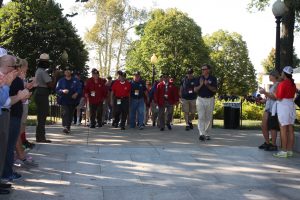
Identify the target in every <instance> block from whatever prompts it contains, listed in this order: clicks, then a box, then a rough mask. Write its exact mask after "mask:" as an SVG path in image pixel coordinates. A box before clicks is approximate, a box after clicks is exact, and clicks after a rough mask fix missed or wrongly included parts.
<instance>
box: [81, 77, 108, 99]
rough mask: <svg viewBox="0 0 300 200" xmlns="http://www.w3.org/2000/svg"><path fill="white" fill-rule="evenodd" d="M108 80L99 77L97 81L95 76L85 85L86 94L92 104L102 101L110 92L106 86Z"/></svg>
mask: <svg viewBox="0 0 300 200" xmlns="http://www.w3.org/2000/svg"><path fill="white" fill-rule="evenodd" d="M105 83H106V80H105V79H102V78H99V79H98V82H97V83H95V80H94V78H89V79H88V80H87V81H86V85H85V87H84V94H85V96H86V97H88V100H89V103H90V104H99V103H102V102H103V101H104V100H105V98H106V97H107V94H108V89H107V87H106V86H105Z"/></svg>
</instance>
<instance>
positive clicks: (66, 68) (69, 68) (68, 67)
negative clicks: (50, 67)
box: [64, 66, 72, 71]
mask: <svg viewBox="0 0 300 200" xmlns="http://www.w3.org/2000/svg"><path fill="white" fill-rule="evenodd" d="M67 70H69V71H72V69H71V67H70V66H66V67H65V68H64V71H67Z"/></svg>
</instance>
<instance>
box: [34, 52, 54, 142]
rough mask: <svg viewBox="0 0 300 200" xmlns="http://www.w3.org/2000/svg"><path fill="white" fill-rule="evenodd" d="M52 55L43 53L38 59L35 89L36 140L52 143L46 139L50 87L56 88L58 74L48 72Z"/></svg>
mask: <svg viewBox="0 0 300 200" xmlns="http://www.w3.org/2000/svg"><path fill="white" fill-rule="evenodd" d="M51 62H52V61H51V60H50V57H49V55H48V54H46V53H43V54H41V55H40V57H39V59H37V70H36V72H35V80H36V86H37V87H36V89H35V91H34V101H35V104H36V110H37V126H36V131H35V133H36V135H35V137H36V142H41V143H51V140H47V139H46V130H45V125H46V120H47V116H48V114H49V95H50V89H52V88H54V86H55V82H56V76H54V77H53V78H51V76H50V75H49V74H48V73H47V71H46V70H47V69H49V67H50V63H51Z"/></svg>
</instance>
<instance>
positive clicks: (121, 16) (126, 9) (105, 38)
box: [85, 0, 145, 76]
mask: <svg viewBox="0 0 300 200" xmlns="http://www.w3.org/2000/svg"><path fill="white" fill-rule="evenodd" d="M85 7H86V9H87V10H89V11H93V12H95V14H96V23H95V25H94V26H93V27H92V28H91V29H90V30H89V31H88V32H87V33H86V35H85V39H86V41H87V43H88V44H89V45H90V46H92V47H93V48H94V49H96V51H97V60H98V63H99V65H100V72H101V74H102V75H103V76H106V75H108V74H110V73H111V71H112V68H113V65H115V70H119V69H120V66H121V58H122V57H123V55H124V53H125V52H126V46H127V44H128V43H129V38H128V32H129V30H130V29H132V28H133V27H134V24H136V23H138V22H139V21H141V20H143V19H144V16H145V11H143V10H137V9H135V8H133V7H132V6H130V5H129V2H128V0H92V1H89V2H88V3H87V4H85Z"/></svg>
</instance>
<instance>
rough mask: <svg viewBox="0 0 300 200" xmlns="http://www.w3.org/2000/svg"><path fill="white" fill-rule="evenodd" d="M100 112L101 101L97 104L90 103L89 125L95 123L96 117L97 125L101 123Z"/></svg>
mask: <svg viewBox="0 0 300 200" xmlns="http://www.w3.org/2000/svg"><path fill="white" fill-rule="evenodd" d="M102 112H103V102H100V103H99V104H90V120H91V126H95V125H96V118H97V123H98V125H102Z"/></svg>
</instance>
